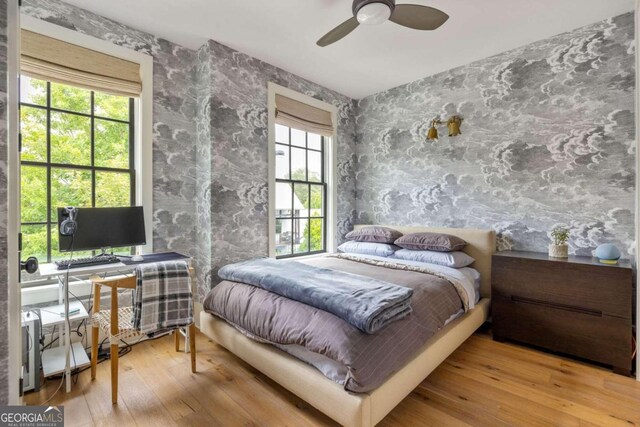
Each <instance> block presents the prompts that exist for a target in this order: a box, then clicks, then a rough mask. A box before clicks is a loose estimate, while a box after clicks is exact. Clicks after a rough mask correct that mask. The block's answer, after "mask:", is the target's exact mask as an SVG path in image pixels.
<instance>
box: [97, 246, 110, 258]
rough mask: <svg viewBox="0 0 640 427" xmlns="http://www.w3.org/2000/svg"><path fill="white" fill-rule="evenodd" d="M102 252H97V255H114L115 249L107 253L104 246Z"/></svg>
mask: <svg viewBox="0 0 640 427" xmlns="http://www.w3.org/2000/svg"><path fill="white" fill-rule="evenodd" d="M100 250H101V251H102V252H100V253H99V254H97V255H96V256H97V257H101V256H113V250H112V251H111V253H110V254H109V253H107V248H102V249H100Z"/></svg>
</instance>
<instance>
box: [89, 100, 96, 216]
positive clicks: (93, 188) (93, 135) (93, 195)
mask: <svg viewBox="0 0 640 427" xmlns="http://www.w3.org/2000/svg"><path fill="white" fill-rule="evenodd" d="M90 120H91V136H90V138H91V207H94V208H95V207H96V170H95V167H96V144H95V141H96V118H95V92H93V91H91V119H90Z"/></svg>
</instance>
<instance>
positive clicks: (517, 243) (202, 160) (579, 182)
mask: <svg viewBox="0 0 640 427" xmlns="http://www.w3.org/2000/svg"><path fill="white" fill-rule="evenodd" d="M22 9H23V13H27V14H29V15H31V16H34V17H37V18H40V19H43V20H46V21H48V22H51V23H54V24H57V25H61V26H63V27H66V28H70V29H72V30H75V31H79V32H82V33H85V34H89V35H92V36H94V37H98V38H101V39H104V40H108V41H111V42H112V43H115V44H118V45H121V46H125V47H128V48H131V49H134V50H137V51H140V52H144V53H148V54H150V55H152V56H153V58H154V104H153V108H154V112H153V122H154V129H153V156H154V160H153V166H154V170H153V200H154V212H153V217H154V224H153V225H154V235H153V239H154V247H155V249H156V250H174V251H178V252H183V253H187V254H189V255H192V256H194V257H195V260H196V267H197V274H198V293H199V296H200V298H202V297H204V295H205V294H206V292H207V291H208V289H209V288H210V286H211V285H212V284H215V283H216V281H217V279H216V277H217V276H216V271H217V269H218V268H219V267H220V266H222V265H224V264H226V263H229V262H234V261H238V260H242V259H247V258H251V257H256V256H264V255H266V254H267V253H268V232H267V223H268V221H267V219H268V218H267V217H268V212H267V200H268V194H267V189H268V183H267V168H268V161H267V143H268V138H267V83H268V82H269V81H272V82H275V83H277V84H279V85H281V86H285V87H288V88H290V89H293V90H296V91H298V92H302V93H305V94H308V95H310V96H313V97H315V98H317V99H321V100H323V101H325V102H328V103H331V104H333V105H336V106H337V107H338V110H339V121H340V122H339V123H338V130H339V141H338V171H337V174H338V207H337V208H338V224H337V237H338V240H341V239H342V238H343V236H344V234H345V233H346V232H347V231H349V230H350V229H351V228H352V225H353V224H354V223H356V222H358V223H390V224H433V225H445V226H452V227H482V228H494V229H496V230H497V231H498V234H499V247H500V248H501V249H507V248H513V249H525V250H535V251H542V252H544V251H546V246H547V244H548V241H549V240H548V237H547V233H548V231H549V230H550V228H551V227H552V226H553V225H555V224H558V223H564V224H567V225H569V226H570V227H571V229H572V232H571V233H572V235H571V240H570V244H571V249H572V252H574V253H577V254H590V252H591V250H592V249H593V248H594V247H595V246H596V245H597V244H598V243H601V242H604V241H611V242H614V243H617V244H619V245H620V246H621V247H623V248H625V249H626V250H627V251H629V250H631V248H632V246H633V245H634V242H633V239H634V236H633V234H634V225H633V216H634V200H633V199H634V190H635V188H634V182H635V169H634V160H633V159H634V153H635V143H634V139H635V136H634V89H635V87H634V81H635V80H634V79H635V70H634V53H635V52H634V44H633V39H634V35H633V14H632V13H629V14H626V15H622V16H619V17H616V18H612V19H610V20H606V21H602V22H599V23H596V24H593V25H590V26H587V27H584V28H580V29H577V30H575V31H572V32H570V33H566V34H562V35H559V36H556V37H552V38H550V39H547V40H543V41H540V42H537V43H534V44H531V45H528V46H524V47H522V48H519V49H515V50H512V51H509V52H506V53H503V54H500V55H497V56H494V57H491V58H487V59H484V60H481V61H478V62H475V63H472V64H469V65H466V66H463V67H459V68H456V69H453V70H450V71H447V72H444V73H441V74H438V75H435V76H431V77H426V78H424V79H421V80H418V81H415V82H412V83H409V84H406V85H404V86H401V87H398V88H394V89H390V90H388V91H384V92H381V93H378V94H375V95H372V96H370V97H367V98H365V99H363V100H360V101H357V102H356V101H353V100H351V99H349V98H347V97H345V96H343V95H340V94H338V93H336V92H333V91H331V90H329V89H326V88H323V87H321V86H319V85H317V84H314V83H312V82H309V81H307V80H305V79H303V78H301V77H298V76H295V75H293V74H291V73H289V72H287V71H284V70H282V69H279V68H277V67H275V66H272V65H270V64H267V63H265V62H262V61H259V60H257V59H255V58H252V57H250V56H248V55H246V54H243V53H241V52H237V51H235V50H233V49H231V48H229V47H226V46H224V45H222V44H219V43H217V42H214V41H209V42H208V43H206V44H205V45H203V46H202V47H201V48H200V49H199V50H198V51H197V52H196V51H192V50H189V49H186V48H183V47H180V46H178V45H175V44H173V43H171V42H168V41H166V40H163V39H160V38H157V37H155V36H153V35H150V34H147V33H144V32H141V31H138V30H135V29H132V28H130V27H127V26H124V25H122V24H119V23H117V22H115V21H112V20H109V19H106V18H103V17H100V16H98V15H95V14H93V13H90V12H87V11H85V10H82V9H80V8H77V7H74V6H71V5H68V4H66V3H63V2H60V1H58V0H25V2H24V5H23V8H22ZM454 113H458V114H461V115H462V116H463V117H464V118H465V120H464V123H463V126H462V131H463V134H462V135H461V136H460V137H457V138H452V139H449V138H447V137H446V136H445V137H443V138H441V139H440V140H439V141H437V142H427V141H425V137H424V136H425V134H426V131H427V128H428V123H429V121H430V120H431V119H432V118H433V117H434V116H436V115H441V116H442V117H443V118H446V117H448V116H449V115H451V114H454ZM444 131H445V129H444V128H443V129H441V132H444Z"/></svg>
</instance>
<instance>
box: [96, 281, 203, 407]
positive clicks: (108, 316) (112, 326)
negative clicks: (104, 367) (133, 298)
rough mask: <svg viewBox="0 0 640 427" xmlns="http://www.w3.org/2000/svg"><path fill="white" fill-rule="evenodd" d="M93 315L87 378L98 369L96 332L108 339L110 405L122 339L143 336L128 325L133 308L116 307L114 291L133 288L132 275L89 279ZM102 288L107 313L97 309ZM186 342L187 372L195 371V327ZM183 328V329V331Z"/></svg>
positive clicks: (113, 399) (114, 393)
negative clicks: (107, 299)
mask: <svg viewBox="0 0 640 427" xmlns="http://www.w3.org/2000/svg"><path fill="white" fill-rule="evenodd" d="M91 285H92V286H93V315H92V317H91V342H92V343H91V379H92V380H94V379H95V378H96V368H97V366H98V348H99V346H100V343H99V339H100V329H102V330H103V331H104V332H105V333H106V334H108V336H109V340H110V344H111V402H112V403H113V404H114V405H115V404H116V403H118V351H119V348H120V347H119V342H120V340H122V339H126V338H134V337H142V336H144V335H146V334H141V333H140V332H138V331H137V330H136V329H135V328H134V327H133V323H132V316H133V307H131V306H127V307H118V289H135V287H136V276H135V275H134V276H130V277H124V278H122V277H119V278H106V279H102V278H92V279H91ZM102 286H108V287H110V288H111V310H100V292H101V290H102ZM187 328H188V332H187V333H186V335H185V336H186V339H187V341H188V342H189V350H190V352H191V372H193V373H195V372H196V327H195V324H193V323H192V324H191V325H189V326H188V327H187ZM187 328H185V329H187ZM174 334H175V335H176V351H179V350H180V335H181V333H180V331H179V330H178V329H176V331H175V332H174Z"/></svg>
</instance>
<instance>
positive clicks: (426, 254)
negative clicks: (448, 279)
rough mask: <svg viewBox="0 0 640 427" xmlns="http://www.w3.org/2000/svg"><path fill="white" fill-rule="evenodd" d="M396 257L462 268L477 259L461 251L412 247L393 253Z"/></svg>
mask: <svg viewBox="0 0 640 427" xmlns="http://www.w3.org/2000/svg"><path fill="white" fill-rule="evenodd" d="M393 257H394V258H399V259H405V260H408V261H419V262H425V263H428V264H438V265H444V266H445V267H452V268H462V267H466V266H468V265H471V264H473V262H474V261H475V259H473V258H471V257H470V256H469V255H467V254H465V253H464V252H461V251H455V252H436V251H413V250H410V249H400V250H399V251H396V252H395V253H394V254H393Z"/></svg>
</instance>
